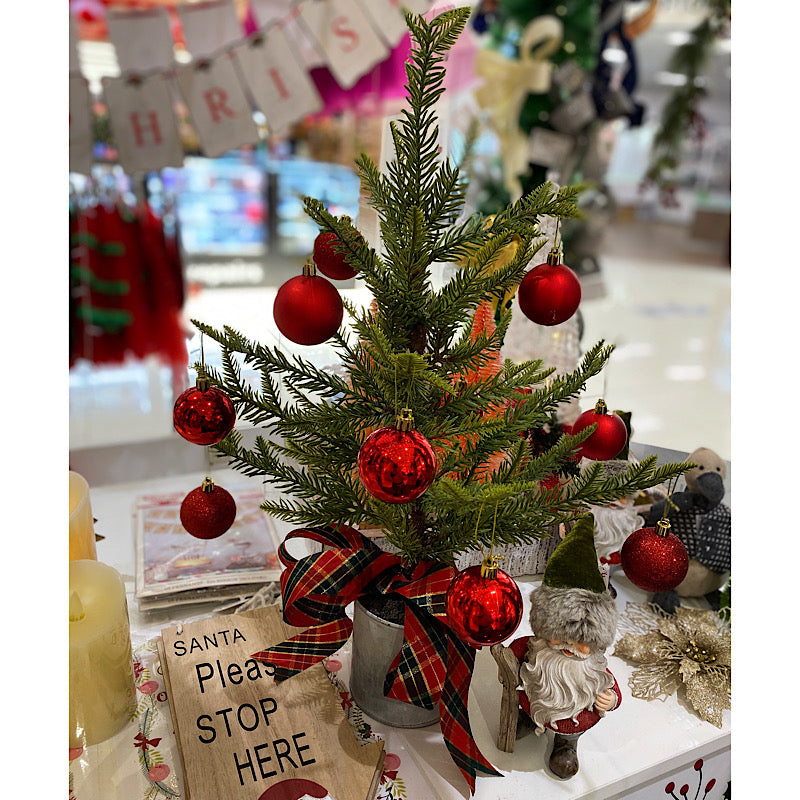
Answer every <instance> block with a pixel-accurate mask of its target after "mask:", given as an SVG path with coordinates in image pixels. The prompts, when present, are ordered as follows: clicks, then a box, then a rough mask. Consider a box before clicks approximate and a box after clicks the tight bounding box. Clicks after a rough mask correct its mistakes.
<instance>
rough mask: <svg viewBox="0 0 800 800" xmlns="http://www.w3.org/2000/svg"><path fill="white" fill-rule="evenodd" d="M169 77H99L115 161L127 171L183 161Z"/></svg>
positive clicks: (134, 172)
mask: <svg viewBox="0 0 800 800" xmlns="http://www.w3.org/2000/svg"><path fill="white" fill-rule="evenodd" d="M169 80H170V79H169V77H168V76H167V75H166V74H163V73H158V74H155V75H151V76H149V77H143V78H103V81H102V83H103V94H104V95H105V99H106V103H107V104H108V111H109V119H110V123H111V128H112V131H113V133H114V141H115V143H116V145H117V150H118V151H119V163H120V165H121V166H122V168H123V170H125V172H126V173H128V175H134V174H136V173H137V172H150V171H152V170H157V169H162V168H163V167H180V166H182V165H183V148H182V147H181V142H180V137H179V136H178V128H177V125H176V123H175V115H174V113H173V111H172V97H171V93H170V86H169Z"/></svg>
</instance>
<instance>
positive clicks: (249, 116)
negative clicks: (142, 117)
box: [175, 53, 259, 158]
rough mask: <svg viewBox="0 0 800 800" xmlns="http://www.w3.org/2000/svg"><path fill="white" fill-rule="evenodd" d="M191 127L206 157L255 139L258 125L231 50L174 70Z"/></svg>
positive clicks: (256, 139) (249, 142)
mask: <svg viewBox="0 0 800 800" xmlns="http://www.w3.org/2000/svg"><path fill="white" fill-rule="evenodd" d="M175 72H176V76H177V79H178V86H179V88H180V90H181V94H182V95H183V99H184V101H185V102H186V105H187V106H188V108H189V114H191V117H192V122H193V124H194V128H195V130H196V131H197V135H198V137H199V139H200V144H201V145H202V147H203V153H204V154H205V155H207V156H208V157H209V158H215V157H216V156H219V155H222V154H223V153H227V152H228V150H233V149H234V148H235V147H240V146H241V145H245V144H255V143H256V142H258V138H259V137H258V128H257V126H256V124H255V122H254V121H253V111H252V109H251V107H250V102H249V101H248V99H247V97H246V95H245V93H244V90H243V89H242V85H241V83H239V77H238V75H237V74H236V68H235V66H234V63H233V58H232V56H231V54H230V53H222V54H221V55H220V56H218V57H217V58H213V59H210V60H208V61H199V62H197V63H196V64H186V65H183V66H179V67H177V69H176V70H175Z"/></svg>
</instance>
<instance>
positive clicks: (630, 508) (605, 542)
mask: <svg viewBox="0 0 800 800" xmlns="http://www.w3.org/2000/svg"><path fill="white" fill-rule="evenodd" d="M591 511H592V516H593V517H594V546H595V549H596V550H597V555H598V556H600V557H601V558H608V556H610V555H611V553H616V552H618V551H619V550H621V549H622V545H623V544H624V543H625V540H626V539H627V538H628V537H629V536H630V535H631V534H632V533H633V532H634V531H637V530H639V528H641V527H642V525H644V519H643V518H642V517H640V516H639V514H637V513H636V508H635V507H634V505H633V503H626V504H625V505H624V506H619V505H617V504H616V503H615V504H613V505H611V506H592V507H591Z"/></svg>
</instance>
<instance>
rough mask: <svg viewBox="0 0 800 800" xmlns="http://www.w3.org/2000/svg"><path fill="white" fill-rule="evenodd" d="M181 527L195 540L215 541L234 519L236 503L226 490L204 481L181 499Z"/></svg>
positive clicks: (207, 480) (211, 482) (208, 480)
mask: <svg viewBox="0 0 800 800" xmlns="http://www.w3.org/2000/svg"><path fill="white" fill-rule="evenodd" d="M180 517H181V525H183V527H184V528H185V529H186V532H187V533H190V534H191V535H192V536H194V537H195V538H196V539H216V538H217V537H218V536H222V534H223V533H225V531H227V530H228V529H229V528H230V527H231V525H233V521H234V520H235V519H236V501H235V500H234V499H233V496H232V495H231V493H230V492H229V491H227V489H223V488H222V487H221V486H216V485H214V483H213V481H210V479H208V478H207V479H206V480H205V481H203V485H202V486H198V487H197V488H196V489H192V491H191V492H189V494H187V495H186V497H184V498H183V502H182V503H181V510H180Z"/></svg>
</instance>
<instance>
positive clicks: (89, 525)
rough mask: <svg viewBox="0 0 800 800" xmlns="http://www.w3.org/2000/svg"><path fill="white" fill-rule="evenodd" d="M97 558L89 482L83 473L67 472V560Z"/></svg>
mask: <svg viewBox="0 0 800 800" xmlns="http://www.w3.org/2000/svg"><path fill="white" fill-rule="evenodd" d="M78 558H95V559H96V558H97V548H96V546H95V538H94V518H93V517H92V504H91V503H90V501H89V484H88V483H87V482H86V478H84V477H83V475H79V474H78V473H77V472H73V471H72V470H70V473H69V560H70V561H72V560H73V559H78Z"/></svg>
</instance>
